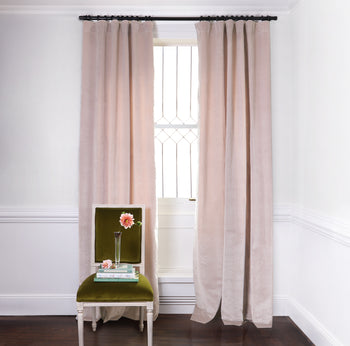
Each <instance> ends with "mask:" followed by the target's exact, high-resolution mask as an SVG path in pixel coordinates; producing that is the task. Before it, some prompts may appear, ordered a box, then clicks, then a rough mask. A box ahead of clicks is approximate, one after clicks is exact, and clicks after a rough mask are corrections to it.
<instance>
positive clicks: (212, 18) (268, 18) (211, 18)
mask: <svg viewBox="0 0 350 346" xmlns="http://www.w3.org/2000/svg"><path fill="white" fill-rule="evenodd" d="M229 19H232V20H255V21H258V20H259V21H260V20H266V21H271V20H277V16H200V17H152V16H90V15H84V16H79V20H88V21H92V20H141V21H203V20H205V21H218V20H229Z"/></svg>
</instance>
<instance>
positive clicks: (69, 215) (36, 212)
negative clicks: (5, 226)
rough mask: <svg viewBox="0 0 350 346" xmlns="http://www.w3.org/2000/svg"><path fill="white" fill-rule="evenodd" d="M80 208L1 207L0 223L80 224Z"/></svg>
mask: <svg viewBox="0 0 350 346" xmlns="http://www.w3.org/2000/svg"><path fill="white" fill-rule="evenodd" d="M78 222H79V212H78V208H73V207H49V208H48V207H30V208H29V207H0V223H78Z"/></svg>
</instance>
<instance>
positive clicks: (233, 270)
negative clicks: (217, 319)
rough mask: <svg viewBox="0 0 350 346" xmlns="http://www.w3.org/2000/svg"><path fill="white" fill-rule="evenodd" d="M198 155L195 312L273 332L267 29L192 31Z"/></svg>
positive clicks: (219, 25) (242, 25)
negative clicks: (195, 49)
mask: <svg viewBox="0 0 350 346" xmlns="http://www.w3.org/2000/svg"><path fill="white" fill-rule="evenodd" d="M196 29H197V36H198V50H199V83H200V92H199V107H200V149H199V150H200V155H199V172H200V175H199V189H198V207H197V208H198V210H197V232H196V239H195V253H194V282H195V291H196V301H197V302H196V307H195V310H194V313H193V315H192V319H193V320H195V321H198V322H202V323H206V322H208V321H210V320H211V319H212V318H213V317H214V316H215V315H216V313H217V311H218V309H219V307H220V305H221V317H222V320H223V322H224V323H225V324H233V325H241V324H242V323H243V321H244V320H247V319H248V320H251V321H253V322H254V323H255V324H256V325H257V326H258V327H268V326H271V324H272V157H271V111H270V108H271V105H270V31H269V22H253V21H247V22H243V21H238V22H234V21H232V20H228V21H226V22H223V21H218V22H212V23H209V22H200V23H198V24H196Z"/></svg>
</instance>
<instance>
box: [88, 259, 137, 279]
mask: <svg viewBox="0 0 350 346" xmlns="http://www.w3.org/2000/svg"><path fill="white" fill-rule="evenodd" d="M94 281H96V282H138V281H139V274H138V272H136V271H135V268H134V267H133V266H132V264H124V263H123V264H119V266H118V267H112V268H108V269H103V268H102V267H100V268H99V269H98V271H97V273H96V275H95V278H94Z"/></svg>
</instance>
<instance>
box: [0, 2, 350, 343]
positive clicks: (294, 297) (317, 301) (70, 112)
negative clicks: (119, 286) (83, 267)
mask: <svg viewBox="0 0 350 346" xmlns="http://www.w3.org/2000/svg"><path fill="white" fill-rule="evenodd" d="M332 4H333V6H334V8H333V7H332V6H331V5H332ZM312 5H313V6H312ZM341 6H343V8H340V7H341ZM346 10H349V5H347V3H346V2H345V0H344V1H316V0H312V1H310V0H308V1H303V2H301V3H300V5H299V6H298V7H297V8H296V10H295V12H293V13H292V14H291V15H280V16H279V20H278V22H274V23H271V27H272V32H271V42H272V50H271V52H272V94H273V103H272V109H273V175H274V203H275V208H274V231H275V234H274V259H275V267H274V313H275V314H276V315H291V316H292V317H293V319H295V321H296V322H297V323H298V324H299V325H300V326H302V328H303V329H304V330H305V331H306V332H307V333H308V335H309V336H310V337H311V338H312V339H313V340H317V341H318V343H317V344H318V345H322V344H324V345H327V344H333V345H337V344H339V345H340V344H344V345H346V344H350V340H349V336H348V333H347V330H348V327H347V325H348V321H349V318H348V314H347V311H350V304H349V297H348V296H349V295H348V293H347V292H349V291H350V287H349V279H347V278H346V275H344V273H346V272H347V270H348V268H349V264H350V262H349V261H350V259H349V246H350V245H349V244H350V241H349V239H350V227H349V226H348V225H349V217H350V216H349V215H350V214H349V198H348V196H349V186H350V183H349V180H347V177H349V176H350V175H349V165H350V164H349V161H348V160H347V157H348V156H349V150H350V146H349V142H348V138H349V136H348V135H347V128H348V127H349V117H348V116H347V113H348V112H347V111H348V110H349V109H348V107H349V104H348V102H347V98H346V96H347V95H346V90H347V85H346V82H347V81H348V80H349V68H348V66H347V61H350V59H349V58H350V57H349V54H350V53H349V45H348V44H347V43H346V42H348V41H347V40H346V39H347V37H346V36H347V34H346V27H345V26H346V24H345V17H344V20H343V21H340V22H337V21H335V19H333V17H330V15H334V16H335V15H337V16H338V18H339V15H341V16H345V13H346ZM314 14H315V15H316V17H312V15H314ZM310 20H311V22H310V24H309V23H308V22H309V21H310ZM187 25H188V24H187ZM325 26H327V30H326V29H325ZM159 31H162V30H158V32H159ZM163 31H164V33H166V32H167V31H168V33H173V32H174V31H172V30H171V29H169V28H168V27H167V26H165V25H164V29H163ZM338 31H339V32H340V33H341V35H340V36H339V37H338V36H336V34H337V33H338ZM156 32H157V30H156ZM177 32H178V33H181V35H183V37H186V38H191V37H193V33H194V31H193V32H192V33H191V32H190V33H189V31H188V30H187V29H186V30H184V31H183V32H181V30H179V31H177ZM325 42H326V43H327V44H326V43H325ZM0 46H1V51H0V76H1V80H0V107H1V108H0V112H1V114H0V157H1V161H0V162H1V163H0V164H1V170H0V261H1V263H3V264H4V265H3V266H2V268H3V269H2V271H1V275H2V277H3V275H4V273H5V272H6V273H8V272H9V270H8V268H11V267H12V266H14V265H17V263H21V264H22V263H24V267H25V270H24V271H23V273H22V272H19V271H13V272H10V274H9V276H8V277H7V279H6V280H1V281H0V314H74V313H75V305H74V301H75V292H76V289H77V285H78V215H77V207H78V145H79V112H80V59H81V53H80V52H81V23H80V22H79V21H78V20H77V18H76V16H75V15H74V16H72V15H65V14H64V13H63V14H62V13H61V14H59V13H58V14H50V15H49V16H46V17H45V16H43V15H38V14H35V13H34V14H33V13H32V14H30V13H29V14H21V15H18V14H13V13H8V14H4V13H1V14H0ZM331 46H332V47H336V48H337V49H338V50H337V53H333V52H332V51H330V50H329V49H328V48H329V47H331ZM315 57H317V60H316V62H313V59H314V58H315ZM320 149H322V151H321V150H320ZM163 211H164V210H163ZM163 214H164V215H163V216H164V218H163V221H164V222H165V223H164V224H163V226H164V225H165V226H164V227H163V230H160V238H159V240H160V243H159V248H160V252H159V255H160V272H161V273H162V276H161V279H160V293H161V300H160V301H161V303H162V307H161V311H163V312H187V313H190V312H191V311H192V309H193V304H194V301H195V297H194V292H193V284H192V278H191V277H190V276H189V275H185V274H186V273H187V274H188V272H189V271H190V270H191V265H192V256H191V254H192V253H191V251H190V250H189V249H190V248H191V243H190V242H187V243H184V238H185V237H186V233H184V232H186V231H185V230H184V228H183V227H182V226H181V225H180V227H179V229H177V226H176V225H175V224H173V225H171V227H173V228H169V227H168V226H167V222H169V219H171V217H172V216H169V214H167V211H166V210H165V211H164V213H163ZM177 231H178V232H180V233H181V236H180V238H181V239H179V238H174V237H175V234H176V233H175V232H177ZM169 243H171V244H169ZM174 244H175V245H176V246H175V248H171V249H172V253H173V256H174V257H173V258H175V259H174V260H173V262H171V261H170V262H169V257H167V256H168V253H170V251H168V250H169V245H174ZM183 246H185V247H186V249H187V254H185V255H184V257H183V258H182V259H181V261H178V262H177V261H176V257H178V256H179V253H181V251H180V250H181V248H182V247H183ZM48 260H49V261H50V262H48ZM13 263H15V264H13ZM48 263H50V265H48ZM39 269H40V270H39ZM171 271H172V272H173V275H169V272H171ZM39 273H40V274H39ZM310 278H311V279H310ZM333 293H334V294H333ZM335 297H336V298H337V299H335ZM339 317H340V318H339Z"/></svg>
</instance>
